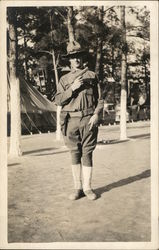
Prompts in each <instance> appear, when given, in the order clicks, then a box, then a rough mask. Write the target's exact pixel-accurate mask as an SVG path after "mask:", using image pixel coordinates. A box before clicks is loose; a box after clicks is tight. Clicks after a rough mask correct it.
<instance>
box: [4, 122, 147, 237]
mask: <svg viewBox="0 0 159 250" xmlns="http://www.w3.org/2000/svg"><path fill="white" fill-rule="evenodd" d="M149 130H150V128H149V123H148V122H146V123H144V122H143V123H140V124H137V123H136V124H133V125H131V124H130V125H129V127H128V136H129V137H130V138H131V140H129V141H126V142H122V143H115V142H114V140H115V139H117V138H118V136H119V127H118V126H112V127H108V126H107V127H101V128H100V133H99V141H101V140H102V139H103V140H105V144H99V145H98V146H97V148H96V150H95V152H94V174H93V188H94V190H95V191H96V193H97V194H98V196H99V198H98V199H97V200H96V201H89V200H87V198H85V197H83V198H81V199H80V200H78V201H70V200H68V198H67V197H68V194H69V192H70V190H71V189H72V188H73V185H72V176H71V170H70V156H69V153H68V151H67V149H66V148H65V147H64V145H63V142H58V143H57V142H56V141H55V134H42V135H34V136H24V137H23V138H22V147H23V152H24V154H23V156H22V157H21V158H20V159H9V160H8V177H9V181H8V198H9V203H8V205H9V210H8V211H9V214H8V215H9V216H8V222H9V225H8V230H9V231H8V240H9V242H61V241H67V242H68V241H72V242H73V241H77V242H78V241H79V242H80V241H82V242H84V241H88V242H92V241H102V242H104V241H105V242H108V241H109V242H111V241H112V242H114V241H118V242H119V241H150V138H149V136H150V135H149V132H150V131H149Z"/></svg>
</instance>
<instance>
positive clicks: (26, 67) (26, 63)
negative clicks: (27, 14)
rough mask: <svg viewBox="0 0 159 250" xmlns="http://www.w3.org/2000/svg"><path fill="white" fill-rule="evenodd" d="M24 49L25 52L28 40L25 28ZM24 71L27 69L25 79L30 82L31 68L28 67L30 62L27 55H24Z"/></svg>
mask: <svg viewBox="0 0 159 250" xmlns="http://www.w3.org/2000/svg"><path fill="white" fill-rule="evenodd" d="M23 32H24V48H25V50H26V49H27V40H26V31H25V27H24V30H23ZM24 69H25V79H26V80H27V81H29V67H28V61H27V58H26V55H25V54H24Z"/></svg>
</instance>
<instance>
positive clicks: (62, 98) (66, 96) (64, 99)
mask: <svg viewBox="0 0 159 250" xmlns="http://www.w3.org/2000/svg"><path fill="white" fill-rule="evenodd" d="M62 82H63V80H62V79H61V80H60V82H59V84H58V87H57V93H56V95H55V102H56V104H57V105H58V106H64V105H66V104H68V103H69V102H70V100H71V98H72V93H73V91H72V88H71V86H70V87H69V88H68V89H66V90H65V89H64V87H63V84H62Z"/></svg>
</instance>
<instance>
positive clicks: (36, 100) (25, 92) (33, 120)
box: [7, 76, 57, 135]
mask: <svg viewBox="0 0 159 250" xmlns="http://www.w3.org/2000/svg"><path fill="white" fill-rule="evenodd" d="M19 81H20V101H21V124H22V134H31V133H41V132H48V131H55V130H56V109H57V108H56V105H55V104H54V103H53V102H51V101H49V100H48V99H47V98H46V97H44V96H43V95H42V94H41V93H40V92H39V91H38V90H37V89H36V88H35V87H34V86H32V85H31V84H29V83H27V82H26V80H24V78H23V77H22V76H20V77H19ZM9 94H10V81H9V80H8V122H7V123H8V135H9V134H10V95H9Z"/></svg>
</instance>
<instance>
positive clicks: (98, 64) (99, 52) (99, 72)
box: [95, 6, 103, 80]
mask: <svg viewBox="0 0 159 250" xmlns="http://www.w3.org/2000/svg"><path fill="white" fill-rule="evenodd" d="M98 18H99V21H100V22H101V23H103V6H100V7H98ZM102 49H103V40H102V37H101V34H100V36H99V37H98V40H97V54H96V66H95V73H96V75H97V76H98V78H99V80H102V73H103V72H102Z"/></svg>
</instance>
